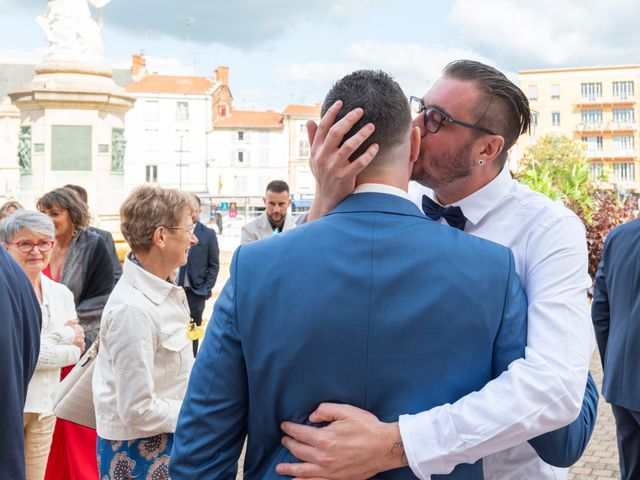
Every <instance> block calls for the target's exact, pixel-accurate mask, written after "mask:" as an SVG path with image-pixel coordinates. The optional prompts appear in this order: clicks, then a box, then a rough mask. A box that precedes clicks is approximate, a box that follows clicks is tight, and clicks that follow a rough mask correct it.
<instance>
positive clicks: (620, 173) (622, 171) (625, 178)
mask: <svg viewBox="0 0 640 480" xmlns="http://www.w3.org/2000/svg"><path fill="white" fill-rule="evenodd" d="M635 180H636V166H635V164H634V163H633V162H629V163H614V164H613V181H614V182H635Z"/></svg>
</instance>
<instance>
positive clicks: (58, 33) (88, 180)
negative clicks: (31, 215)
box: [9, 0, 135, 230]
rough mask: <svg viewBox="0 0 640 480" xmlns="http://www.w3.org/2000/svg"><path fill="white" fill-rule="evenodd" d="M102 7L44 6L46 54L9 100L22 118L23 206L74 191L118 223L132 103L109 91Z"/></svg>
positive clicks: (87, 1) (70, 0) (59, 0)
mask: <svg viewBox="0 0 640 480" xmlns="http://www.w3.org/2000/svg"><path fill="white" fill-rule="evenodd" d="M108 3H109V0H49V1H48V3H47V8H46V11H45V13H44V15H42V16H40V17H38V18H37V22H38V24H39V25H40V26H41V27H42V29H43V31H44V34H45V37H46V39H47V41H48V42H49V45H50V47H49V50H48V52H47V54H46V55H45V57H44V58H43V60H42V62H41V63H40V64H39V65H37V66H36V76H35V77H34V78H33V80H32V81H31V82H30V83H28V84H27V85H25V86H24V88H22V89H21V90H20V91H18V92H13V93H10V94H9V96H10V97H11V100H12V101H13V103H14V105H15V106H17V107H18V109H19V110H20V116H21V127H20V139H19V147H18V159H19V164H20V190H21V194H20V198H21V199H22V200H23V201H24V202H25V204H27V205H33V203H34V202H35V200H36V199H37V198H38V197H39V196H40V195H42V194H43V193H45V192H47V191H49V190H51V189H53V188H57V187H60V186H62V185H65V184H67V183H77V184H79V185H82V186H83V187H85V188H86V189H87V191H88V192H89V202H90V204H91V207H92V211H93V212H95V213H98V215H99V216H100V217H102V219H103V220H107V221H109V220H112V221H116V223H117V220H116V219H117V213H118V208H119V205H120V203H121V201H122V199H123V198H124V196H125V195H126V193H127V192H126V191H124V180H123V163H122V158H123V156H124V149H125V146H126V140H125V136H124V115H125V113H126V112H127V111H128V110H129V109H131V108H132V107H133V103H134V101H135V100H134V98H133V97H131V96H129V95H127V94H126V93H125V91H124V89H123V88H122V87H119V86H117V85H116V84H115V82H114V81H113V78H112V71H111V68H110V67H108V66H107V65H106V64H105V62H104V57H103V50H104V47H103V43H102V38H101V34H100V31H101V28H102V22H103V9H104V7H105V6H106V5H107V4H108ZM92 9H95V10H96V11H97V13H96V14H95V16H94V15H93V14H92ZM107 226H109V225H107ZM114 230H115V228H114Z"/></svg>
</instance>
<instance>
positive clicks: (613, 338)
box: [591, 219, 640, 412]
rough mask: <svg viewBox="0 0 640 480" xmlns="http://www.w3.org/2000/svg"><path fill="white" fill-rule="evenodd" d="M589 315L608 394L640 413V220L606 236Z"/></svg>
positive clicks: (606, 393) (611, 398)
mask: <svg viewBox="0 0 640 480" xmlns="http://www.w3.org/2000/svg"><path fill="white" fill-rule="evenodd" d="M591 318H592V320H593V326H594V327H595V332H596V340H597V341H598V349H599V350H600V357H601V358H602V363H603V367H604V379H603V381H602V394H603V396H604V398H605V399H606V400H607V402H609V403H611V404H614V405H618V406H620V407H624V408H626V409H628V410H634V411H636V412H640V376H639V374H638V372H640V350H639V346H640V219H637V220H633V221H631V222H629V223H625V224H624V225H620V226H619V227H617V228H615V229H614V230H612V231H611V232H610V233H609V235H608V236H607V240H606V242H605V244H604V249H603V250H602V261H601V262H600V267H599V269H598V273H597V274H596V282H595V287H594V292H593V303H592V304H591Z"/></svg>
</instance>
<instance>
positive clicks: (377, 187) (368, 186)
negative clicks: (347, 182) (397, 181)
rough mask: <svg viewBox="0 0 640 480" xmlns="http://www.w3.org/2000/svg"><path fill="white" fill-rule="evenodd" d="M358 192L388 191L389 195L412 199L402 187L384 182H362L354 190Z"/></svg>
mask: <svg viewBox="0 0 640 480" xmlns="http://www.w3.org/2000/svg"><path fill="white" fill-rule="evenodd" d="M353 193H354V194H356V193H386V194H388V195H395V196H396V197H402V198H406V199H407V200H409V201H411V197H410V196H409V194H408V193H407V192H405V191H404V190H402V189H401V188H398V187H394V186H391V185H386V184H384V183H362V184H360V185H358V186H357V187H356V189H355V190H354V191H353Z"/></svg>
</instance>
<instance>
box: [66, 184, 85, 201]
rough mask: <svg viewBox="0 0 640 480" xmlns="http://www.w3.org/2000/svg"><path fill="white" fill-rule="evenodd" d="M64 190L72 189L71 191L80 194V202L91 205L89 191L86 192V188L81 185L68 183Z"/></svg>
mask: <svg viewBox="0 0 640 480" xmlns="http://www.w3.org/2000/svg"><path fill="white" fill-rule="evenodd" d="M63 188H70V189H71V190H73V191H74V192H76V193H77V194H78V196H79V197H80V200H82V201H83V202H84V203H89V196H88V195H87V191H86V190H85V188H84V187H81V186H80V185H72V184H70V183H68V184H67V185H65V186H64V187H63Z"/></svg>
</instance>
